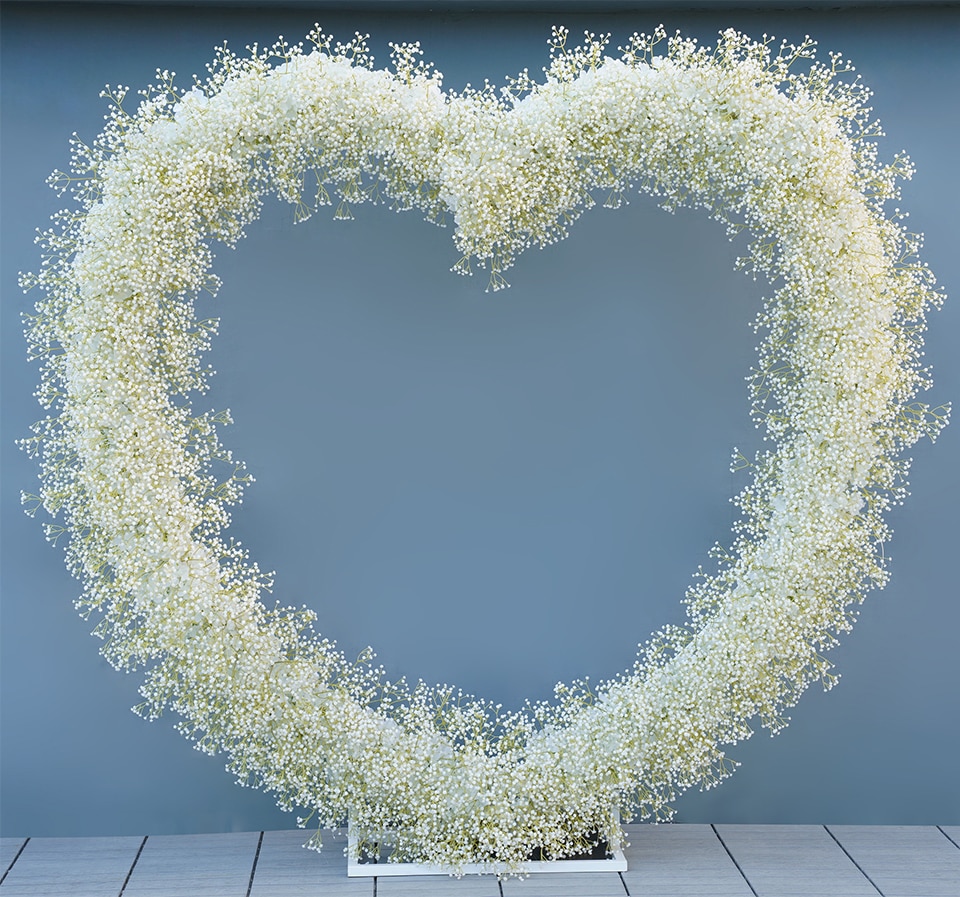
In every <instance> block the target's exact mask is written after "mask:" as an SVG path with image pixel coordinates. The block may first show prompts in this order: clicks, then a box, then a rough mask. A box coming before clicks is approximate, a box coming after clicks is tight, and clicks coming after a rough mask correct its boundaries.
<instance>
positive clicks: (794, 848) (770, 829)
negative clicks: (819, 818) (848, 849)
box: [714, 825, 879, 897]
mask: <svg viewBox="0 0 960 897" xmlns="http://www.w3.org/2000/svg"><path fill="white" fill-rule="evenodd" d="M714 829H715V830H716V832H717V834H718V835H719V837H720V839H721V840H722V841H723V843H724V845H725V846H726V848H727V850H729V851H730V853H731V855H732V856H733V859H734V860H735V862H736V863H737V865H738V866H739V867H740V870H741V871H742V872H743V875H744V877H745V878H746V879H747V881H748V882H749V883H750V885H751V887H752V888H753V890H754V891H755V893H756V894H757V897H877V895H878V893H879V892H878V891H877V889H876V888H875V887H874V886H873V885H872V884H871V883H870V881H869V879H867V877H866V876H865V875H864V874H863V873H862V872H861V871H860V870H859V869H858V868H857V867H856V865H855V864H854V863H853V861H852V860H851V859H850V858H849V857H848V856H847V855H846V854H845V853H844V852H843V850H842V849H841V848H840V845H839V844H837V842H836V841H834V840H833V838H832V837H831V836H830V833H829V832H828V831H827V830H826V829H825V828H824V827H823V826H822V825H717V826H714Z"/></svg>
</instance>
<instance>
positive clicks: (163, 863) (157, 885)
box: [3, 832, 260, 897]
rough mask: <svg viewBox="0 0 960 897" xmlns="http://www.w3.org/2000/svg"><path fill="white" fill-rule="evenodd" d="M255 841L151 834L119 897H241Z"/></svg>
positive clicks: (252, 836)
mask: <svg viewBox="0 0 960 897" xmlns="http://www.w3.org/2000/svg"><path fill="white" fill-rule="evenodd" d="M259 841H260V832H239V833H232V834H220V835H151V836H150V837H149V838H147V843H146V844H145V845H144V848H143V853H141V854H140V859H139V860H138V861H137V865H136V867H135V868H134V870H133V872H132V873H131V875H130V880H129V881H128V882H127V887H126V888H125V889H124V892H123V897H141V895H143V897H148V895H149V897H246V893H247V887H248V886H249V884H250V873H251V871H252V869H253V860H254V857H255V856H256V854H257V844H258V843H259ZM3 897H6V894H4V895H3ZM71 897H72V895H71Z"/></svg>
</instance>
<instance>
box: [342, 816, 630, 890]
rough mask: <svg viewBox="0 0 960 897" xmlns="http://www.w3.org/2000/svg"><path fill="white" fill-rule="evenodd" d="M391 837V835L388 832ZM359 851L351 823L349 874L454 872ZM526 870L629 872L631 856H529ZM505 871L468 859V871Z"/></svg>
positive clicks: (471, 873)
mask: <svg viewBox="0 0 960 897" xmlns="http://www.w3.org/2000/svg"><path fill="white" fill-rule="evenodd" d="M388 837H389V835H388ZM356 855H357V839H356V836H355V835H354V834H353V829H352V827H350V826H349V825H348V827H347V876H348V877H349V878H373V877H377V878H379V877H387V876H401V875H450V874H451V873H450V870H449V869H448V868H446V867H444V866H435V865H432V864H430V863H391V862H389V861H385V860H380V861H377V860H365V861H363V862H361V861H360V860H357V859H354V857H355V856H356ZM524 869H525V872H526V873H527V874H529V875H536V874H538V873H541V872H564V873H577V872H626V871H627V858H626V857H625V856H624V854H623V851H622V850H616V851H614V852H613V854H611V855H610V856H609V857H607V858H605V859H598V860H593V859H584V860H528V861H527V862H526V863H524ZM503 871H505V869H504V867H503V866H500V865H498V864H496V863H468V864H467V865H466V866H464V867H463V874H464V875H497V874H498V873H500V872H503Z"/></svg>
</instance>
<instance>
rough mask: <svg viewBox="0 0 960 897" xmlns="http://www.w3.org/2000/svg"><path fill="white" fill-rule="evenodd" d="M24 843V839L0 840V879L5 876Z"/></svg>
mask: <svg viewBox="0 0 960 897" xmlns="http://www.w3.org/2000/svg"><path fill="white" fill-rule="evenodd" d="M26 841H27V839H26V838H0V878H3V876H4V875H5V874H6V871H7V870H8V869H9V868H10V864H11V863H12V862H13V861H14V859H15V858H16V856H17V854H18V853H20V848H21V847H23V845H24V844H25V843H26Z"/></svg>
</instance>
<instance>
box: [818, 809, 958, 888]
mask: <svg viewBox="0 0 960 897" xmlns="http://www.w3.org/2000/svg"><path fill="white" fill-rule="evenodd" d="M828 830H829V831H830V833H831V834H832V835H833V836H834V837H835V838H836V839H837V840H838V841H839V842H840V844H841V846H842V847H843V849H844V850H846V852H847V853H848V854H850V857H851V859H853V861H854V862H855V863H856V864H857V865H858V866H859V867H860V868H861V869H862V870H863V873H864V874H865V875H866V876H868V877H869V879H870V880H871V881H872V882H873V883H874V884H875V885H876V886H877V889H878V890H879V891H881V892H882V893H883V895H884V897H957V894H960V850H958V849H957V847H956V845H955V844H953V843H951V842H950V840H949V839H947V838H945V837H944V835H943V832H941V831H940V830H939V829H937V828H936V827H935V826H932V825H930V826H925V825H923V826H921V825H869V826H868V825H831V826H828Z"/></svg>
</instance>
